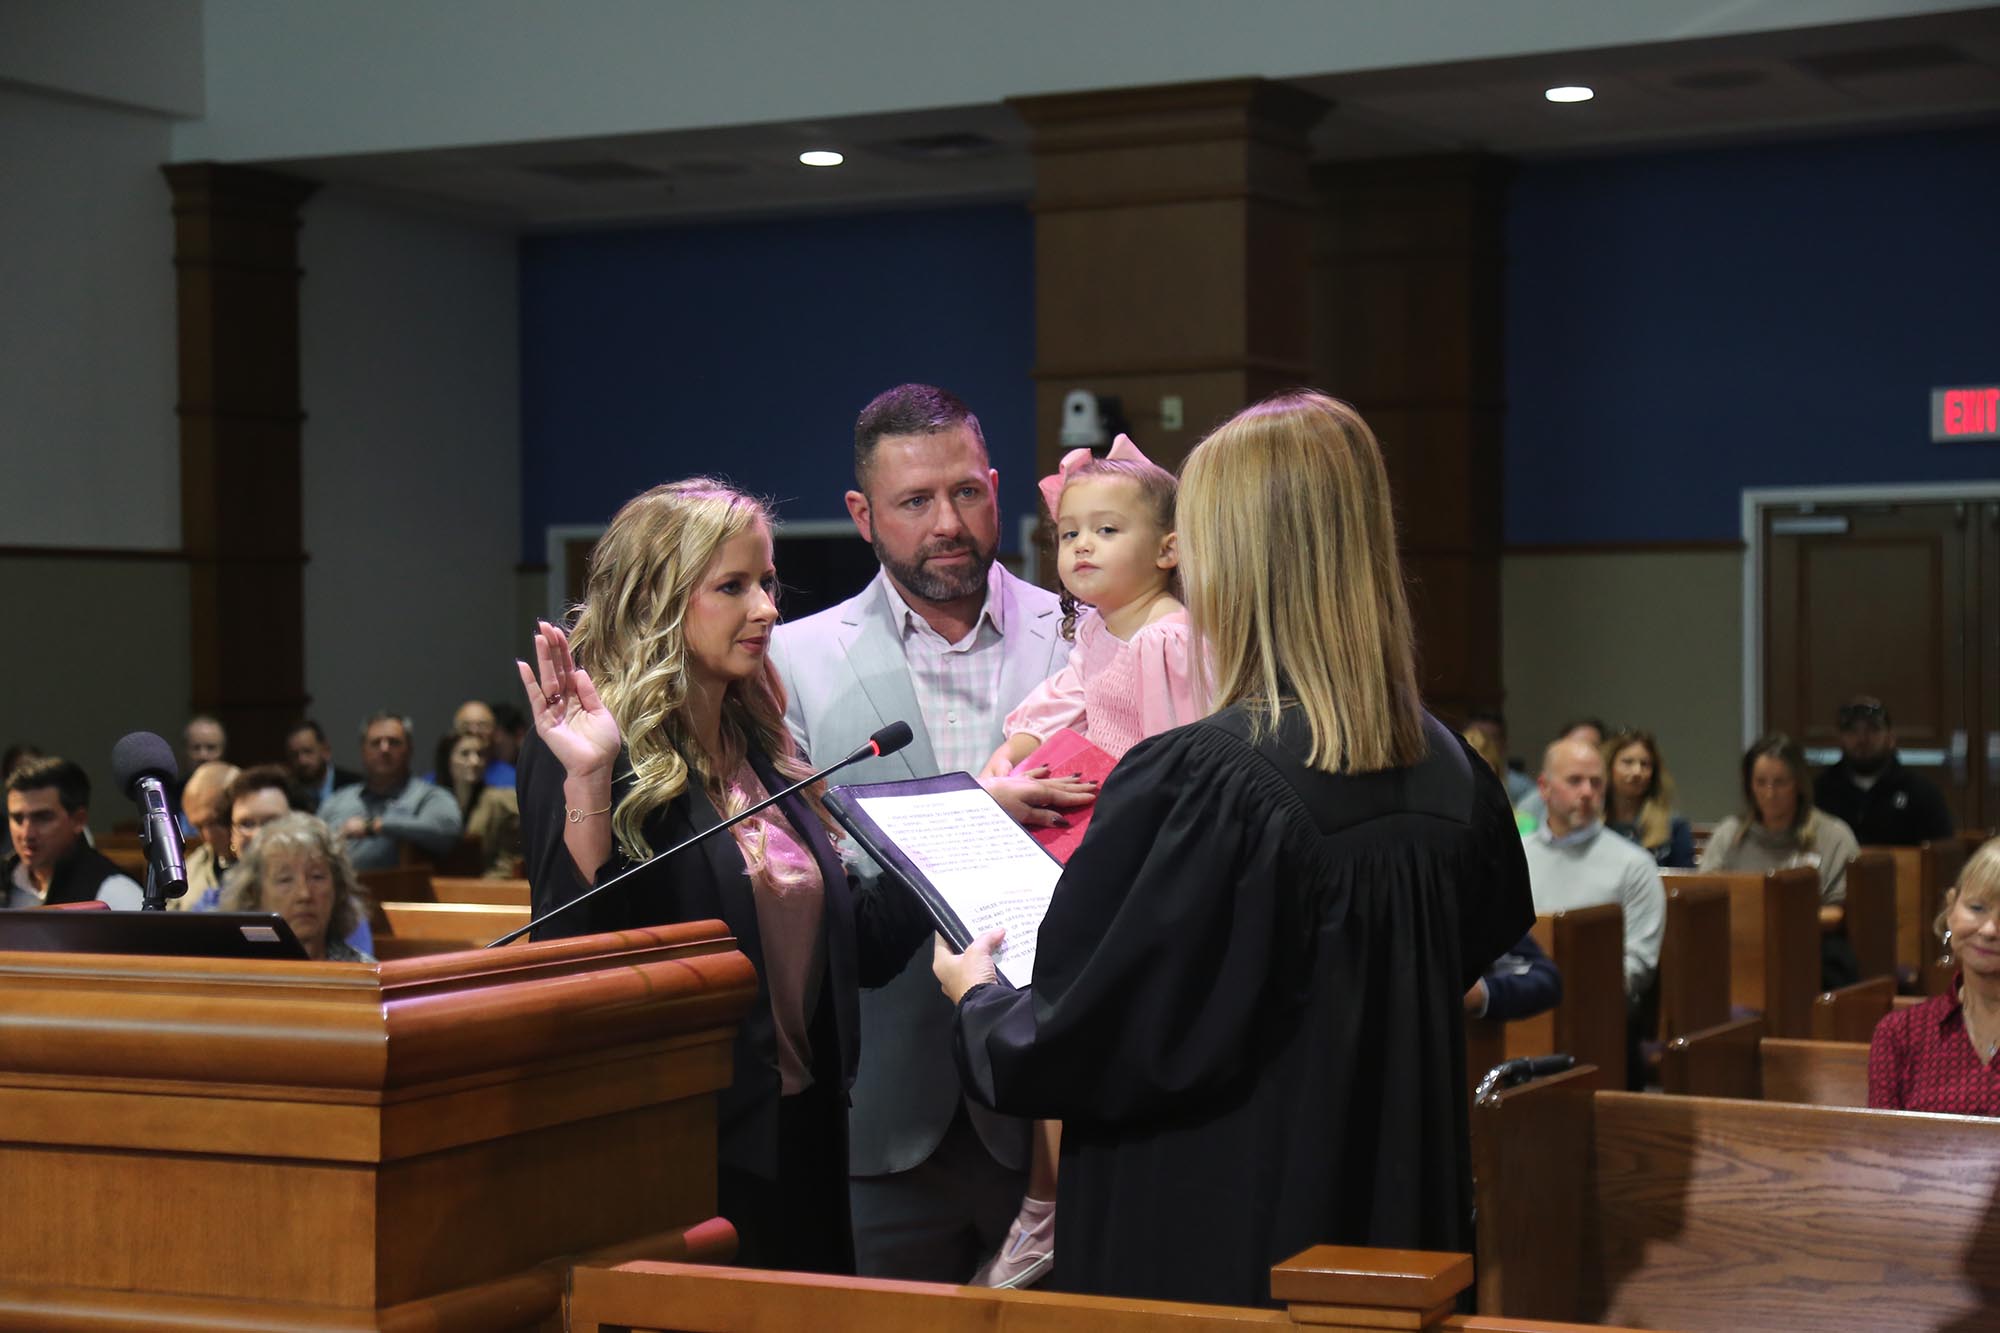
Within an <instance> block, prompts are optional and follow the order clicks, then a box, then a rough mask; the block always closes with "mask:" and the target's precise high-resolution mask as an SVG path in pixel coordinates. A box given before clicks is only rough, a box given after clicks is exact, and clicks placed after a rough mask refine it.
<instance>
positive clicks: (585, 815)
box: [563, 805, 611, 824]
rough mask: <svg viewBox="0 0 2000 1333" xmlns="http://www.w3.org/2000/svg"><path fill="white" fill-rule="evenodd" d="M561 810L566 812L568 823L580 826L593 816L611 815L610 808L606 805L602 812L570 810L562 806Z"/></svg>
mask: <svg viewBox="0 0 2000 1333" xmlns="http://www.w3.org/2000/svg"><path fill="white" fill-rule="evenodd" d="M563 809H564V810H565V811H568V813H569V822H570V823H572V824H581V823H582V822H583V821H584V820H586V819H589V818H591V817H592V816H594V815H608V814H610V813H611V807H610V806H608V805H607V806H605V807H604V808H603V809H602V810H571V809H570V808H569V807H568V806H564V807H563Z"/></svg>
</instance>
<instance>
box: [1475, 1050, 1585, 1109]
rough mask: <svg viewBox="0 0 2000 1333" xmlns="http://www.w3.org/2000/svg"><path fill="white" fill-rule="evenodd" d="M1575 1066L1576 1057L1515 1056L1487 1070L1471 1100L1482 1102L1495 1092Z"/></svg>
mask: <svg viewBox="0 0 2000 1333" xmlns="http://www.w3.org/2000/svg"><path fill="white" fill-rule="evenodd" d="M1575 1065H1576V1057H1575V1056H1570V1055H1524V1056H1516V1057H1515V1058H1514V1059H1512V1060H1506V1061H1503V1062H1501V1063H1500V1064H1497V1065H1495V1066H1493V1068H1491V1069H1489V1070H1488V1071H1487V1072H1486V1077H1485V1078H1483V1079H1481V1080H1479V1089H1478V1091H1476V1092H1474V1093H1473V1094H1472V1100H1473V1101H1475V1102H1483V1101H1485V1100H1486V1099H1487V1098H1488V1097H1490V1096H1492V1095H1493V1094H1494V1093H1496V1092H1502V1091H1504V1090H1506V1089H1508V1088H1512V1087H1515V1086H1517V1085H1519V1084H1522V1083H1527V1082H1529V1081H1530V1080H1533V1079H1538V1078H1547V1077H1548V1076H1549V1075H1550V1074H1560V1073H1563V1072H1564V1071H1565V1070H1568V1069H1572V1068H1574V1067H1575Z"/></svg>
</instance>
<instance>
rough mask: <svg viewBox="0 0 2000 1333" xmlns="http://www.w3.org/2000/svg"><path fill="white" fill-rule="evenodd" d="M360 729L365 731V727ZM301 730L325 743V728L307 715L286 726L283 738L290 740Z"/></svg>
mask: <svg viewBox="0 0 2000 1333" xmlns="http://www.w3.org/2000/svg"><path fill="white" fill-rule="evenodd" d="M362 730H363V731H366V730H367V727H366V726H363V727H362ZM302 731H310V732H311V733H312V734H313V739H314V740H316V741H318V742H319V743H320V744H321V745H325V744H326V728H325V727H322V726H321V725H320V724H319V723H317V722H315V721H313V720H312V719H311V718H309V717H302V718H300V719H299V720H298V721H296V722H294V723H292V725H291V726H289V727H286V728H285V739H286V740H290V739H291V738H292V737H294V736H296V735H298V734H299V733H300V732H302Z"/></svg>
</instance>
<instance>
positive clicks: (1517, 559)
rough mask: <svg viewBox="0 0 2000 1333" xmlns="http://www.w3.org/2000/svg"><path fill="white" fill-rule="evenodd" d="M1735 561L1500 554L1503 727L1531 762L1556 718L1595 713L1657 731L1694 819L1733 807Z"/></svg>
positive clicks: (1739, 727) (1739, 632)
mask: <svg viewBox="0 0 2000 1333" xmlns="http://www.w3.org/2000/svg"><path fill="white" fill-rule="evenodd" d="M1742 561H1743V555H1742V553H1740V552H1737V551H1696V552H1655V551H1638V552H1632V553H1629V554H1628V553H1620V554H1606V553H1603V552H1601V551H1590V552H1584V553H1579V554H1575V555H1568V554H1565V555H1509V556H1507V557H1505V558H1504V559H1503V560H1502V561H1501V569H1500V582H1501V630H1500V633H1501V656H1502V659H1503V662H1502V665H1503V668H1504V670H1505V680H1506V687H1507V725H1508V730H1509V733H1510V739H1511V743H1512V746H1513V751H1514V754H1515V755H1516V756H1517V757H1518V758H1521V759H1524V760H1526V761H1527V763H1528V766H1529V771H1531V772H1532V771H1533V770H1534V769H1535V767H1536V766H1537V765H1538V764H1539V762H1540V759H1541V753H1540V747H1541V745H1542V744H1543V742H1545V741H1546V740H1547V739H1548V738H1549V737H1550V736H1551V735H1552V734H1553V733H1554V731H1555V729H1556V728H1557V727H1558V726H1560V725H1562V723H1563V722H1564V721H1566V720H1567V719H1569V718H1572V717H1576V716H1581V715H1586V714H1595V715H1596V716H1598V717H1601V718H1603V719H1604V720H1605V721H1606V722H1607V723H1609V724H1610V725H1611V726H1612V727H1614V728H1616V727H1620V726H1628V725H1629V726H1639V727H1645V728H1648V729H1650V730H1651V731H1652V732H1653V733H1654V734H1655V735H1657V736H1658V737H1659V739H1660V748H1661V750H1662V751H1663V752H1664V753H1665V755H1666V759H1667V767H1668V769H1669V771H1671V772H1672V773H1673V775H1674V780H1675V782H1676V783H1678V784H1679V786H1680V803H1681V809H1682V811H1683V812H1684V813H1685V814H1686V815H1687V816H1688V817H1689V818H1690V819H1693V820H1694V821H1696V822H1697V823H1700V822H1703V821H1712V820H1716V819H1719V818H1721V817H1722V816H1723V815H1725V814H1728V813H1729V812H1730V811H1731V810H1732V809H1733V808H1734V807H1735V804H1736V766H1737V760H1738V758H1739V757H1740V756H1741V754H1742V751H1743V740H1742V735H1743V703H1742V695H1743V684H1742V670H1743V626H1742V615H1743V590H1742V585H1741V578H1742V573H1741V570H1742Z"/></svg>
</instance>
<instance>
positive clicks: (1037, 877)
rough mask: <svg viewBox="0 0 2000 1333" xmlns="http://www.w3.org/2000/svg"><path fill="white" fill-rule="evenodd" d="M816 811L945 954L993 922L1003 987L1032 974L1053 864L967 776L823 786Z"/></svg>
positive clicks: (1058, 874) (1054, 875)
mask: <svg viewBox="0 0 2000 1333" xmlns="http://www.w3.org/2000/svg"><path fill="white" fill-rule="evenodd" d="M826 808H827V810H828V811H829V812H831V813H832V815H833V817H834V819H836V820H837V821H839V823H840V826H841V827H842V828H844V829H846V830H847V831H848V832H849V833H851V834H852V835H853V836H854V840H855V841H856V842H858V843H860V844H861V847H862V850H863V851H866V852H867V853H868V854H869V855H870V856H872V857H874V858H875V859H876V861H878V862H880V863H881V865H882V868H883V870H884V871H885V872H886V873H887V874H888V875H889V876H890V877H891V878H893V879H895V880H897V881H898V882H899V883H901V884H902V885H903V886H904V888H906V889H907V890H909V891H910V892H911V893H914V894H916V895H917V897H918V899H919V900H920V901H922V903H923V905H924V909H925V910H926V911H928V912H929V913H930V916H931V920H932V921H933V922H934V923H935V924H936V925H937V928H938V933H939V934H941V935H943V936H944V937H945V939H946V940H948V941H950V943H951V945H952V947H953V948H955V949H963V948H965V946H966V945H968V944H970V943H972V941H973V940H974V939H976V938H978V937H979V936H980V935H983V934H985V933H986V932H987V931H989V930H992V929H993V928H994V927H996V926H1005V927H1006V928H1007V938H1006V939H1005V940H1004V941H1003V942H1002V943H1001V945H1000V951H999V952H998V953H996V954H995V955H994V958H993V961H994V965H995V966H996V967H997V968H998V969H999V972H1000V975H1001V976H1002V977H1004V978H1006V980H1007V982H1008V983H1009V984H1010V985H1013V986H1017V987H1019V986H1026V985H1028V984H1029V983H1030V982H1032V981H1033V980H1034V976H1035V938H1036V936H1037V935H1038V934H1040V932H1041V927H1042V916H1043V914H1044V913H1046V912H1047V911H1048V910H1049V896H1050V895H1051V894H1052V893H1054V892H1055V887H1056V881H1057V880H1058V879H1060V878H1062V866H1061V865H1059V864H1057V862H1056V860H1055V858H1054V857H1052V856H1050V855H1049V854H1048V853H1047V852H1046V851H1044V850H1043V849H1042V848H1041V847H1040V846H1039V845H1038V844H1037V843H1036V842H1035V840H1034V839H1033V838H1031V837H1029V836H1028V831H1027V830H1026V829H1024V828H1022V827H1021V826H1020V825H1019V824H1016V823H1015V822H1014V821H1013V820H1012V819H1011V818H1009V817H1008V815H1007V812H1006V811H1005V810H1002V809H1001V808H1000V806H999V803H998V802H996V801H995V800H994V799H993V798H992V797H991V796H989V795H987V794H986V789H985V788H984V787H981V786H980V785H979V783H978V782H977V781H976V780H975V779H974V778H973V777H972V775H971V774H969V773H946V774H943V775H942V776H939V777H935V778H919V779H917V780H916V781H914V782H873V783H865V784H856V785H854V786H843V787H833V788H830V789H829V790H828V791H827V793H826Z"/></svg>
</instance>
